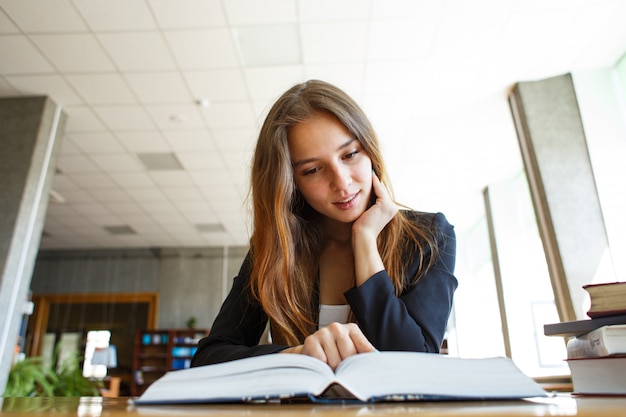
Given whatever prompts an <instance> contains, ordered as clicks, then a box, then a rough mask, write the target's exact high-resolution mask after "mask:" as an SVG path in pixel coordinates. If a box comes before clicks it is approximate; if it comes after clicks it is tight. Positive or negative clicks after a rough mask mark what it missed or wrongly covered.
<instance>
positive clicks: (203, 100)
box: [196, 98, 211, 109]
mask: <svg viewBox="0 0 626 417" xmlns="http://www.w3.org/2000/svg"><path fill="white" fill-rule="evenodd" d="M196 104H197V105H198V106H199V107H202V108H203V109H208V108H209V107H211V101H210V100H209V99H208V98H201V99H198V100H196Z"/></svg>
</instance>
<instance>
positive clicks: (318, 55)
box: [301, 20, 368, 64]
mask: <svg viewBox="0 0 626 417" xmlns="http://www.w3.org/2000/svg"><path fill="white" fill-rule="evenodd" d="M367 26H368V23H367V21H365V20H364V21H355V22H338V23H305V24H303V25H302V28H301V36H302V45H303V47H302V55H303V61H304V63H305V64H328V63H348V62H352V63H354V62H361V61H364V60H365V57H366V47H367Z"/></svg>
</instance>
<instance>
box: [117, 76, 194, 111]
mask: <svg viewBox="0 0 626 417" xmlns="http://www.w3.org/2000/svg"><path fill="white" fill-rule="evenodd" d="M126 80H127V81H128V83H129V84H130V86H131V88H132V89H133V91H134V92H135V93H136V94H137V97H139V99H140V100H141V102H143V103H147V104H161V103H190V102H192V101H193V99H192V97H191V96H190V95H189V92H188V89H187V86H186V85H185V81H184V80H183V78H182V77H181V76H180V74H179V73H178V72H160V73H132V74H128V75H126Z"/></svg>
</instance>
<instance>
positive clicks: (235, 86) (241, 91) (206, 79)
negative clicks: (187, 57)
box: [185, 69, 249, 102]
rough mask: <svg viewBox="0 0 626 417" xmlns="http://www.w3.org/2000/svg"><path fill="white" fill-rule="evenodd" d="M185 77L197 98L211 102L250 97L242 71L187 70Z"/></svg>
mask: <svg viewBox="0 0 626 417" xmlns="http://www.w3.org/2000/svg"><path fill="white" fill-rule="evenodd" d="M185 79H186V80H187V83H188V84H189V88H190V89H191V94H192V95H193V97H194V98H195V99H208V100H209V102H215V101H232V100H246V99H248V98H249V97H248V90H247V89H246V83H245V81H244V79H243V76H242V74H241V72H240V71H237V70H235V71H233V70H232V69H228V70H211V71H187V72H185Z"/></svg>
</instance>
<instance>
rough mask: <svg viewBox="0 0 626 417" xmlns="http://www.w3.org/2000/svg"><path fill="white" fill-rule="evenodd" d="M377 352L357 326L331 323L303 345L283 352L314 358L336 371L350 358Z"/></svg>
mask: <svg viewBox="0 0 626 417" xmlns="http://www.w3.org/2000/svg"><path fill="white" fill-rule="evenodd" d="M375 350H376V348H375V347H374V346H373V345H372V344H371V343H370V342H369V340H367V338H366V337H365V335H364V334H363V332H362V331H361V329H360V328H359V326H357V325H356V324H354V323H347V324H340V323H331V324H329V325H328V326H327V327H324V328H321V329H319V330H318V331H316V332H315V333H313V334H312V335H310V336H309V337H307V338H306V339H305V341H304V344H303V345H300V346H295V347H293V348H289V349H285V350H284V351H283V352H284V353H301V354H304V355H309V356H313V357H314V358H317V359H319V360H321V361H322V362H325V363H327V364H328V365H329V366H330V367H331V368H332V369H335V368H337V366H338V365H339V364H340V363H341V361H343V360H344V359H346V358H348V357H349V356H352V355H356V354H357V353H365V352H373V351H375Z"/></svg>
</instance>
